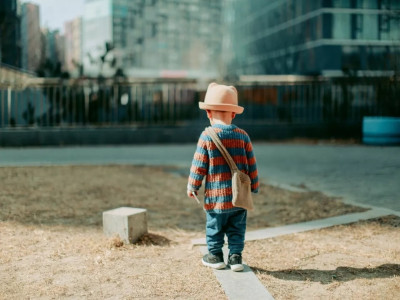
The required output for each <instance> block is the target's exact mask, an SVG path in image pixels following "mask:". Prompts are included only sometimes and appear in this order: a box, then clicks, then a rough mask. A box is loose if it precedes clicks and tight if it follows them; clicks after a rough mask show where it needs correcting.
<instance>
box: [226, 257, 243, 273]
mask: <svg viewBox="0 0 400 300" xmlns="http://www.w3.org/2000/svg"><path fill="white" fill-rule="evenodd" d="M228 264H229V265H230V266H231V270H232V271H234V272H240V271H243V269H244V267H243V265H242V255H240V254H232V255H229V259H228Z"/></svg>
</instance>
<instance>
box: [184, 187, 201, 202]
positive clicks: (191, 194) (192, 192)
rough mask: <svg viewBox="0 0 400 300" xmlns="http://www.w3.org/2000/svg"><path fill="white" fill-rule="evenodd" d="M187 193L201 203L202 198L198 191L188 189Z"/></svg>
mask: <svg viewBox="0 0 400 300" xmlns="http://www.w3.org/2000/svg"><path fill="white" fill-rule="evenodd" d="M187 195H188V196H189V197H190V198H193V199H195V200H196V201H197V203H198V204H200V200H199V199H198V198H197V191H190V190H188V191H187Z"/></svg>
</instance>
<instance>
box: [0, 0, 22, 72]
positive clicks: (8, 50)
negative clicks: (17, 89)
mask: <svg viewBox="0 0 400 300" xmlns="http://www.w3.org/2000/svg"><path fill="white" fill-rule="evenodd" d="M20 23H21V19H20V6H19V2H18V1H17V0H2V1H1V5H0V62H1V63H4V64H8V65H10V66H13V67H21V32H20Z"/></svg>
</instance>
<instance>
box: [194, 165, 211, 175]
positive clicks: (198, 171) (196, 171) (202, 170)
mask: <svg viewBox="0 0 400 300" xmlns="http://www.w3.org/2000/svg"><path fill="white" fill-rule="evenodd" d="M190 172H192V173H194V174H199V175H203V176H205V175H206V174H207V169H205V168H200V167H197V166H194V165H192V166H191V167H190Z"/></svg>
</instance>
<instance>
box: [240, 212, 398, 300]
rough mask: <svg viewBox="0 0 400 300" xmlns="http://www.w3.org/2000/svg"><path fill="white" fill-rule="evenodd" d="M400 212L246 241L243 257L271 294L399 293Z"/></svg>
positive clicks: (363, 296) (389, 296)
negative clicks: (398, 215) (287, 234)
mask: <svg viewBox="0 0 400 300" xmlns="http://www.w3.org/2000/svg"><path fill="white" fill-rule="evenodd" d="M399 233H400V218H399V217H396V216H387V217H382V218H377V219H374V220H368V221H362V222H358V223H354V224H351V225H342V226H335V227H331V228H326V229H322V230H316V231H311V232H304V233H300V234H294V235H290V236H282V237H277V238H272V239H268V240H260V241H254V242H248V243H247V244H246V250H245V252H246V259H247V263H248V265H249V266H250V267H251V268H252V269H253V271H254V272H255V274H256V275H257V277H258V278H259V279H260V280H261V282H262V283H263V284H264V285H265V286H266V287H267V288H268V290H269V291H270V293H271V294H272V295H273V296H274V297H275V299H277V300H279V299H363V300H365V299H388V300H389V299H390V300H392V299H399V295H400V248H399V245H400V234H399Z"/></svg>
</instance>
